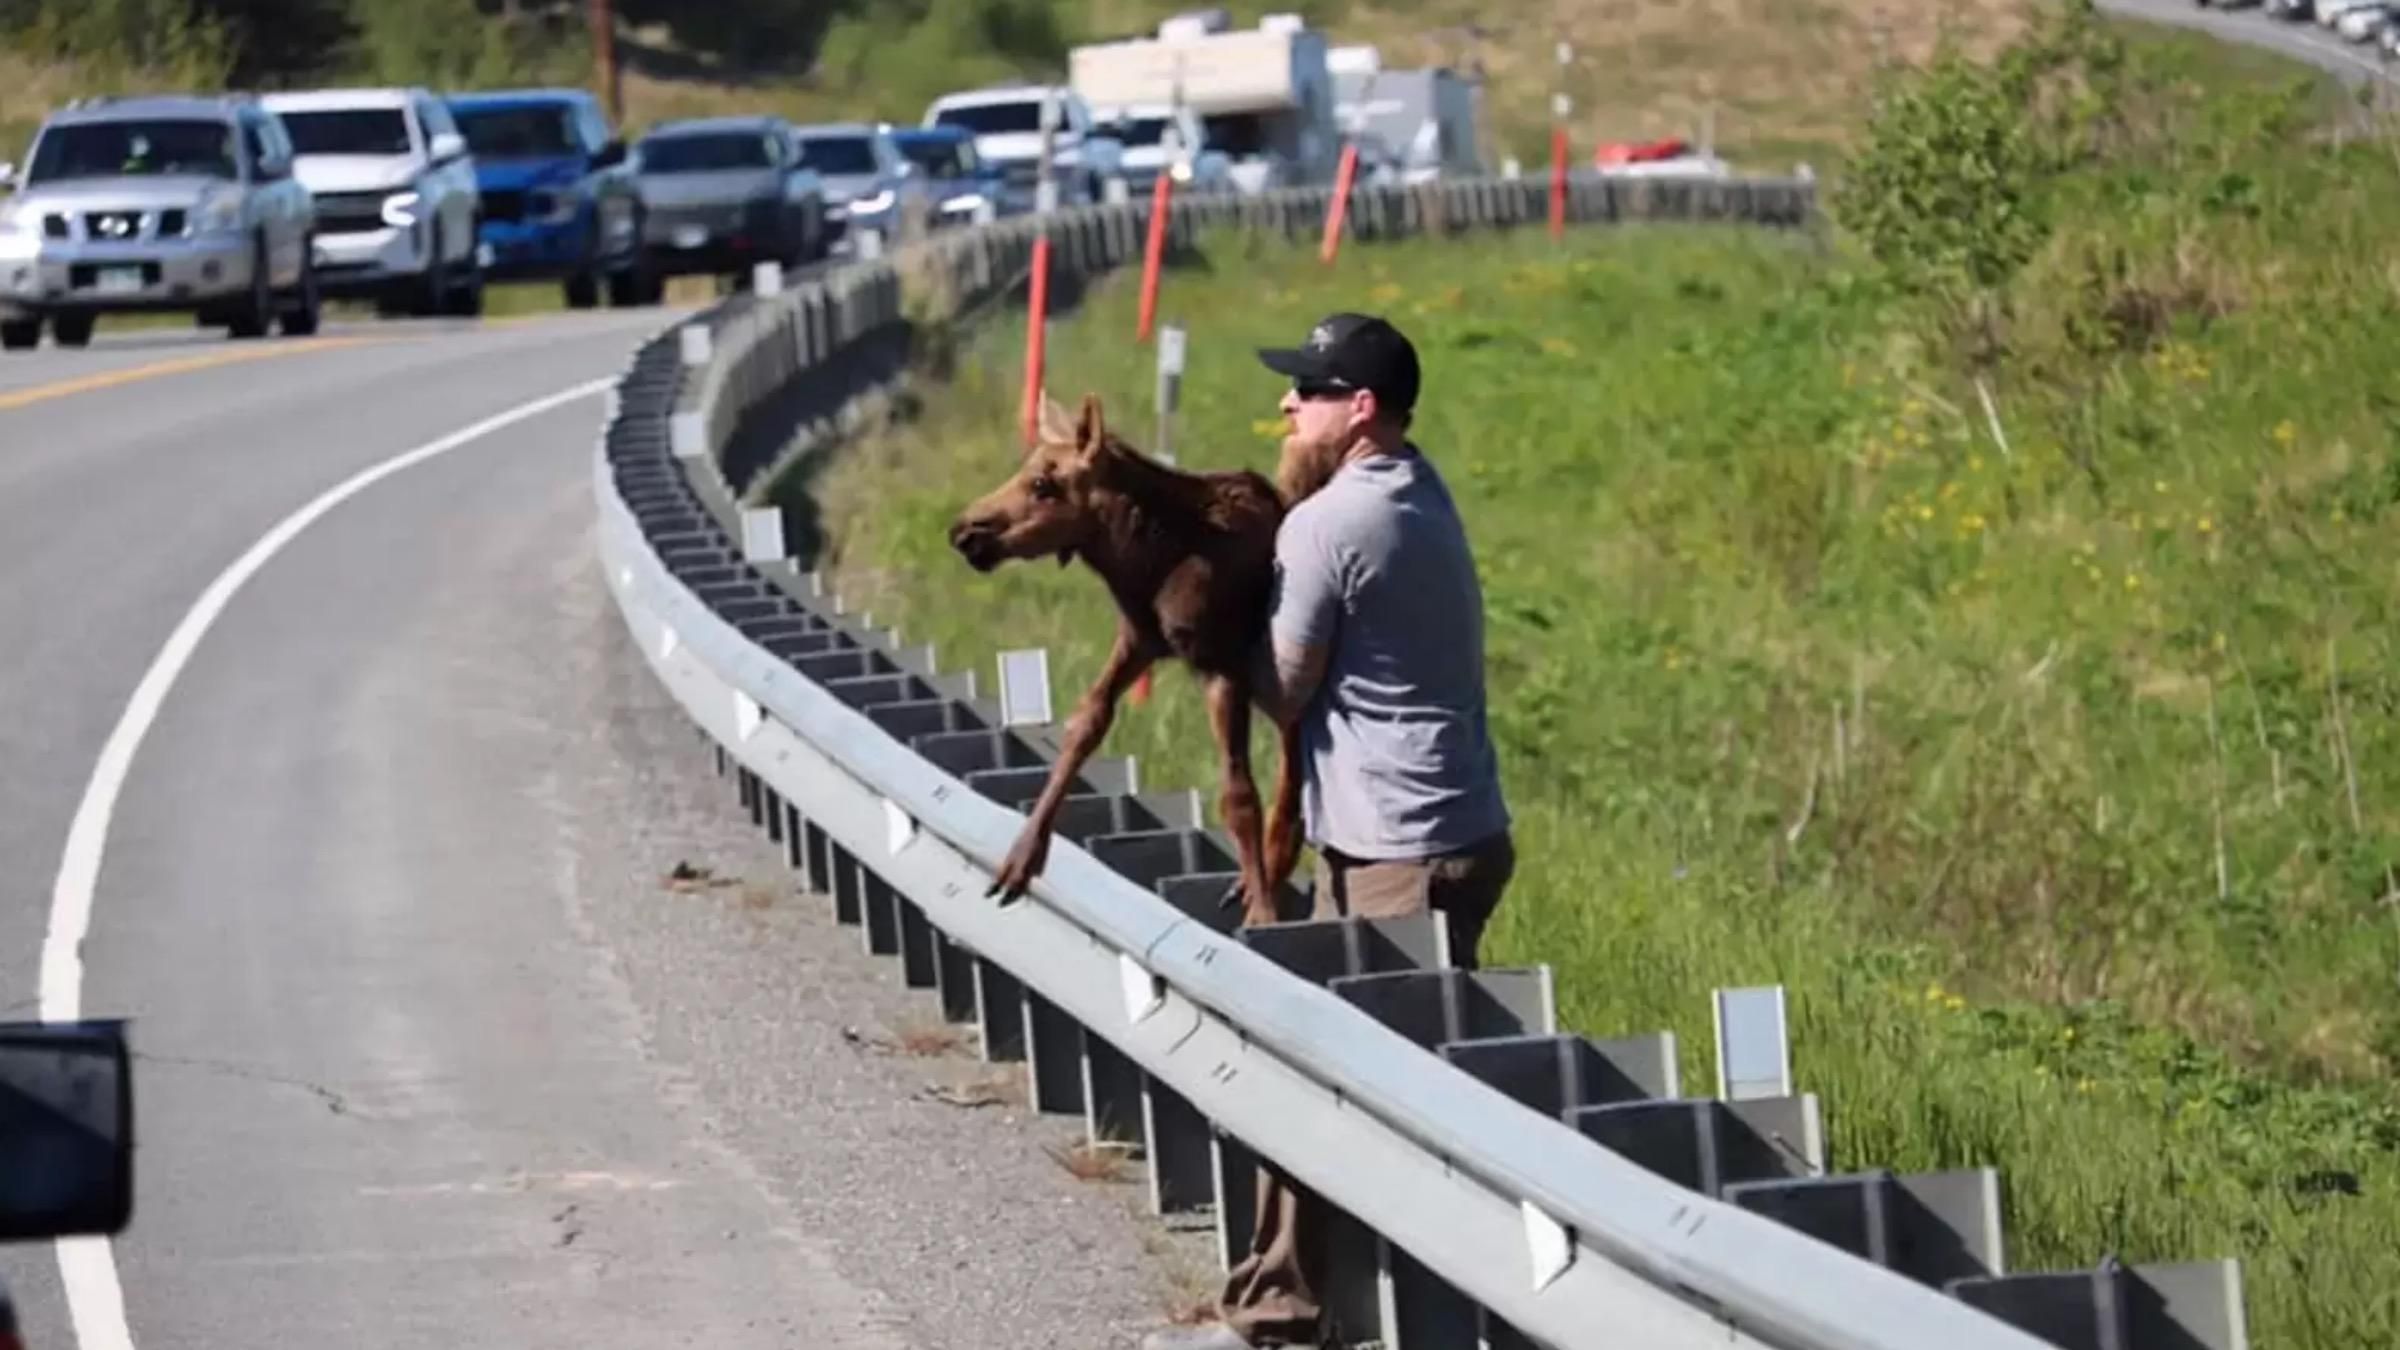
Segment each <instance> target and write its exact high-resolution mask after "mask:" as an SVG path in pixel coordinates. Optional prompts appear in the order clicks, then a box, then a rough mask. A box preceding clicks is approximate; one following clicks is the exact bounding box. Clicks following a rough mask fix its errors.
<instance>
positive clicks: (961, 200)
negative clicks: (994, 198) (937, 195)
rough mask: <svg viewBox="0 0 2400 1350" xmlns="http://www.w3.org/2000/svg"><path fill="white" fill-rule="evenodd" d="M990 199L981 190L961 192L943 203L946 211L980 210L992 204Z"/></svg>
mask: <svg viewBox="0 0 2400 1350" xmlns="http://www.w3.org/2000/svg"><path fill="white" fill-rule="evenodd" d="M990 204H991V203H990V199H989V198H987V197H985V196H984V195H983V194H982V193H980V192H967V193H961V194H960V195H958V196H956V197H952V198H951V199H950V200H948V201H946V202H943V203H942V209H943V210H945V211H980V210H982V209H983V208H984V207H986V206H988V205H990Z"/></svg>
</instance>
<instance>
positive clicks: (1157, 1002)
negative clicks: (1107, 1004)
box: [1117, 952, 1167, 1022]
mask: <svg viewBox="0 0 2400 1350" xmlns="http://www.w3.org/2000/svg"><path fill="white" fill-rule="evenodd" d="M1117 982H1118V984H1119V986H1120V987H1121V988H1123V990H1124V992H1125V1019H1126V1020H1127V1021H1129V1022H1139V1021H1141V1020H1142V1019H1143V1018H1145V1017H1148V1016H1149V1015H1150V1014H1152V1013H1154V1012H1157V1011H1158V1010H1159V1009H1160V1008H1163V1007H1165V1006H1166V1003H1167V982H1166V981H1164V980H1162V979H1160V978H1158V977H1157V976H1156V975H1153V974H1151V973H1150V972H1149V971H1147V970H1144V969H1143V968H1142V963H1141V962H1139V961H1136V960H1134V959H1133V958H1132V957H1130V956H1127V955H1126V954H1124V953H1123V952H1119V953H1117Z"/></svg>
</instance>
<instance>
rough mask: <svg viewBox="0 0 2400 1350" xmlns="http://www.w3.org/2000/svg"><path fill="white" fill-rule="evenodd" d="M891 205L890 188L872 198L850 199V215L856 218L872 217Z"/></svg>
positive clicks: (873, 195) (871, 196)
mask: <svg viewBox="0 0 2400 1350" xmlns="http://www.w3.org/2000/svg"><path fill="white" fill-rule="evenodd" d="M891 204H892V190H891V189H890V188H885V189H883V190H882V191H881V192H877V193H874V194H872V195H870V196H865V197H852V198H851V199H850V214H851V215H854V216H871V215H874V214H875V213H876V212H878V211H882V210H885V209H887V208H889V207H890V206H891Z"/></svg>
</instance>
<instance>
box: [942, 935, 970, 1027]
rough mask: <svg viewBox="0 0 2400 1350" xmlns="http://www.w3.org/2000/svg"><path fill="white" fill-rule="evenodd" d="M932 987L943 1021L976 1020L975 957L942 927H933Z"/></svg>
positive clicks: (960, 1021) (961, 1021)
mask: <svg viewBox="0 0 2400 1350" xmlns="http://www.w3.org/2000/svg"><path fill="white" fill-rule="evenodd" d="M933 987H934V993H935V996H936V998H937V999H938V1000H939V1001H940V1003H941V1005H942V1020H943V1021H945V1022H957V1023H964V1022H973V1021H974V1020H975V958H974V956H973V955H972V954H971V953H969V952H968V951H967V949H966V948H964V947H961V946H959V945H958V944H957V943H955V942H952V941H951V940H950V935H949V934H948V933H945V932H943V931H942V930H941V929H939V928H936V929H934V930H933Z"/></svg>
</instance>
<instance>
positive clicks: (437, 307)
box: [409, 226, 456, 316]
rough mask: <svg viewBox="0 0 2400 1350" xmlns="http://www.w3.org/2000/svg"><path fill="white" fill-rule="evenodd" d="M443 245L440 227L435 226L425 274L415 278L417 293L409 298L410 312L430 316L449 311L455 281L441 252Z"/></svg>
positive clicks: (454, 289)
mask: <svg viewBox="0 0 2400 1350" xmlns="http://www.w3.org/2000/svg"><path fill="white" fill-rule="evenodd" d="M445 247H447V246H446V245H445V244H444V242H443V240H442V232H441V228H440V227H439V226H436V227H435V228H434V232H433V250H432V253H431V254H430V255H429V257H428V259H427V261H426V263H425V275H424V276H422V277H419V278H418V279H417V293H416V295H415V296H414V297H412V299H411V303H410V305H409V312H410V313H412V314H416V315H419V316H431V315H435V314H447V313H449V312H450V297H451V296H452V295H453V294H455V292H456V283H455V282H453V281H452V280H451V278H450V263H449V261H448V258H447V255H446V254H445V253H444V252H443V250H444V249H445Z"/></svg>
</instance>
